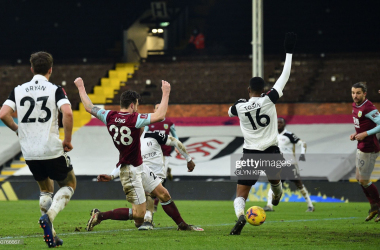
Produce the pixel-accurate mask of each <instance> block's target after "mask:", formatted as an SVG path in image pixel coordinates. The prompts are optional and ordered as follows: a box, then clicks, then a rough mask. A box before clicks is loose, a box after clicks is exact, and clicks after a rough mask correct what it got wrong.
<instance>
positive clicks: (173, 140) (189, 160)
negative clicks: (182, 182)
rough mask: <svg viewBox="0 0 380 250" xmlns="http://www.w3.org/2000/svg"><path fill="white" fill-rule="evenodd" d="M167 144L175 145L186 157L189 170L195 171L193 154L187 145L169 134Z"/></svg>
mask: <svg viewBox="0 0 380 250" xmlns="http://www.w3.org/2000/svg"><path fill="white" fill-rule="evenodd" d="M165 145H167V146H174V147H175V148H176V149H177V150H178V151H179V153H180V154H181V155H182V156H183V157H184V158H185V159H186V161H187V169H188V170H187V172H193V170H194V167H195V163H194V162H193V159H192V158H191V156H190V155H189V154H188V153H187V150H186V148H185V146H184V145H183V144H182V142H180V141H179V140H177V139H176V138H174V137H173V136H170V135H169V136H168V139H167V141H166V143H165Z"/></svg>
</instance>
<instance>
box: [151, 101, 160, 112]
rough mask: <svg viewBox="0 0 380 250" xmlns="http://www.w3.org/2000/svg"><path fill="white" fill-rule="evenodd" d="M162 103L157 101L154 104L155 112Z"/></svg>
mask: <svg viewBox="0 0 380 250" xmlns="http://www.w3.org/2000/svg"><path fill="white" fill-rule="evenodd" d="M160 104H161V102H156V103H155V104H154V109H153V112H156V111H157V109H158V107H159V106H160Z"/></svg>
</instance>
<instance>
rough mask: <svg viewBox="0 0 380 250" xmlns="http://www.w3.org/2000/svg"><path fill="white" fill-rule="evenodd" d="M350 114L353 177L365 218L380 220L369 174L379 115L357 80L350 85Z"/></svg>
mask: <svg viewBox="0 0 380 250" xmlns="http://www.w3.org/2000/svg"><path fill="white" fill-rule="evenodd" d="M351 95H352V99H353V100H354V102H353V103H352V116H353V119H354V126H355V130H356V132H355V133H354V134H352V135H350V140H351V141H354V140H357V141H358V145H357V150H356V179H357V180H358V182H359V184H360V186H361V188H362V189H363V192H364V194H365V196H366V197H367V199H368V201H369V203H370V205H371V208H370V210H369V212H368V216H367V218H366V219H365V220H366V221H369V220H372V218H374V217H375V216H376V214H377V217H376V219H375V222H379V221H380V211H379V208H380V197H379V192H378V190H377V187H376V186H375V185H374V184H373V183H372V182H371V174H372V171H373V169H374V167H375V162H376V158H377V156H378V155H379V151H380V145H379V141H378V140H377V138H376V133H379V132H380V126H379V125H380V115H379V111H378V110H377V109H376V107H375V105H373V104H372V102H370V101H369V100H368V99H367V98H366V95H367V86H366V85H365V84H364V83H362V82H358V83H355V84H354V85H353V86H352V88H351Z"/></svg>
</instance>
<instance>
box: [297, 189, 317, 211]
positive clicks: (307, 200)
mask: <svg viewBox="0 0 380 250" xmlns="http://www.w3.org/2000/svg"><path fill="white" fill-rule="evenodd" d="M300 192H301V194H302V195H303V198H305V201H306V203H307V206H308V207H314V206H313V203H312V202H311V200H310V196H309V192H308V191H307V189H306V187H305V186H304V185H302V188H301V189H300Z"/></svg>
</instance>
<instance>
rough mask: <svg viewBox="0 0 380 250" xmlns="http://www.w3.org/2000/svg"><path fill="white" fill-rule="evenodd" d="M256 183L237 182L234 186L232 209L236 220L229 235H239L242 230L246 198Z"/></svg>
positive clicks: (244, 221)
mask: <svg viewBox="0 0 380 250" xmlns="http://www.w3.org/2000/svg"><path fill="white" fill-rule="evenodd" d="M257 178H258V176H257ZM256 181H257V180H238V184H237V186H236V198H235V200H234V209H235V214H236V217H237V218H238V220H237V222H236V224H235V226H234V227H233V228H232V230H231V232H230V235H240V233H241V230H243V227H244V226H245V223H246V220H245V202H246V200H247V198H248V194H249V191H250V190H251V187H252V186H253V185H255V183H256Z"/></svg>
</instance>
